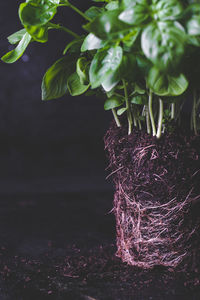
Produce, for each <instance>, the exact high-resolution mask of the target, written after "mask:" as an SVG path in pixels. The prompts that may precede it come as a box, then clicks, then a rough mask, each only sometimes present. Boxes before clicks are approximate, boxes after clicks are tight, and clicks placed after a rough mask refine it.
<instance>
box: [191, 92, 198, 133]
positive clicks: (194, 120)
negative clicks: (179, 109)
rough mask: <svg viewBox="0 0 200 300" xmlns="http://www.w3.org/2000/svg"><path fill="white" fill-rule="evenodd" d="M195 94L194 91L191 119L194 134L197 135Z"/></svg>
mask: <svg viewBox="0 0 200 300" xmlns="http://www.w3.org/2000/svg"><path fill="white" fill-rule="evenodd" d="M196 106H197V95H196V91H194V95H193V109H192V120H193V128H194V134H195V135H198V131H197V116H196V115H197V109H196Z"/></svg>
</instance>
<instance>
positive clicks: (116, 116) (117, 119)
mask: <svg viewBox="0 0 200 300" xmlns="http://www.w3.org/2000/svg"><path fill="white" fill-rule="evenodd" d="M112 113H113V117H114V119H115V122H116V124H117V127H121V123H120V120H119V118H118V115H117V113H116V110H115V108H112Z"/></svg>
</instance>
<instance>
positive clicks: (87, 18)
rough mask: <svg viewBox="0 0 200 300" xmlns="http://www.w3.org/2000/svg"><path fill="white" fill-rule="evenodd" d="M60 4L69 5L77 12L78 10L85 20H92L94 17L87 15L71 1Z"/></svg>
mask: <svg viewBox="0 0 200 300" xmlns="http://www.w3.org/2000/svg"><path fill="white" fill-rule="evenodd" d="M59 6H67V7H70V8H71V9H73V10H74V11H75V12H77V13H78V14H79V15H80V16H81V17H83V18H84V19H85V20H87V21H89V22H91V21H92V19H90V18H89V17H88V16H86V14H84V13H83V12H82V11H81V10H80V9H78V7H76V6H74V5H73V4H71V3H69V1H68V0H67V1H64V3H63V4H60V5H59Z"/></svg>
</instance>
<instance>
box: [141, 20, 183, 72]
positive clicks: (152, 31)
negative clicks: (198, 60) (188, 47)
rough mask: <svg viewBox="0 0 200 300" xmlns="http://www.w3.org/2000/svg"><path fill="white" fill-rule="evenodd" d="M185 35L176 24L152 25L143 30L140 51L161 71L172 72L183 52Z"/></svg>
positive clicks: (160, 23) (161, 23)
mask: <svg viewBox="0 0 200 300" xmlns="http://www.w3.org/2000/svg"><path fill="white" fill-rule="evenodd" d="M185 41H186V35H185V33H184V31H183V30H182V29H181V27H180V26H178V25H177V23H173V22H158V23H152V24H150V25H149V26H147V27H146V29H144V31H143V33H142V38H141V45H142V50H143V52H144V54H145V55H146V57H147V58H148V59H150V60H151V61H152V63H153V64H155V65H156V66H158V67H159V68H160V69H162V70H168V69H171V70H174V69H176V68H177V65H178V64H179V63H180V61H181V59H182V57H183V54H184V51H185Z"/></svg>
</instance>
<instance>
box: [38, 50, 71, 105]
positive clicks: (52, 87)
mask: <svg viewBox="0 0 200 300" xmlns="http://www.w3.org/2000/svg"><path fill="white" fill-rule="evenodd" d="M76 60H77V55H74V54H68V55H67V56H65V57H63V58H61V59H59V60H57V61H56V62H55V63H54V64H53V65H52V66H51V67H50V68H49V69H48V70H47V72H46V74H45V75H44V77H43V80H42V100H51V99H57V98H60V97H62V96H63V95H65V94H66V92H67V79H68V78H69V76H70V75H71V74H72V73H73V72H74V71H75V70H76Z"/></svg>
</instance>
